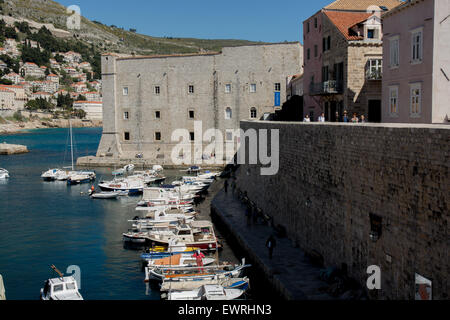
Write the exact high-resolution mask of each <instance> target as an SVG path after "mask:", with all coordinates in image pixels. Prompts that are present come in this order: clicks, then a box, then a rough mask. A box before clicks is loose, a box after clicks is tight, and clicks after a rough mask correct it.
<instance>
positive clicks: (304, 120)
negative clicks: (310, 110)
mask: <svg viewBox="0 0 450 320" xmlns="http://www.w3.org/2000/svg"><path fill="white" fill-rule="evenodd" d="M303 122H311V119H310V118H309V116H308V115H306V116H305V118H304V119H303Z"/></svg>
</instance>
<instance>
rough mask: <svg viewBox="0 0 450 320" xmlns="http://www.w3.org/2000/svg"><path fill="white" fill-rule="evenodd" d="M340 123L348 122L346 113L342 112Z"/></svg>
mask: <svg viewBox="0 0 450 320" xmlns="http://www.w3.org/2000/svg"><path fill="white" fill-rule="evenodd" d="M342 121H343V122H348V115H347V111H344V116H343V117H342Z"/></svg>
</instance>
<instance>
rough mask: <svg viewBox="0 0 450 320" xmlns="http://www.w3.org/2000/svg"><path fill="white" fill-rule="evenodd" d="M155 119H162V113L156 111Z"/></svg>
mask: <svg viewBox="0 0 450 320" xmlns="http://www.w3.org/2000/svg"><path fill="white" fill-rule="evenodd" d="M155 119H161V112H160V111H155Z"/></svg>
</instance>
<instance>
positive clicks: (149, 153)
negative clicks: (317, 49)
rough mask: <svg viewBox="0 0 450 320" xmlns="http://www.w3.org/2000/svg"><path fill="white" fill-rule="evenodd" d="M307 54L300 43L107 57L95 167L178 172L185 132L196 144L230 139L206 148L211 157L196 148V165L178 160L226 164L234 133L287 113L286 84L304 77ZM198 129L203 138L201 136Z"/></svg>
mask: <svg viewBox="0 0 450 320" xmlns="http://www.w3.org/2000/svg"><path fill="white" fill-rule="evenodd" d="M302 52H303V49H302V46H301V44H300V43H298V42H295V43H287V42H286V43H278V44H264V45H249V46H241V47H226V48H223V50H222V52H221V53H199V54H184V55H181V54H179V55H164V56H120V55H117V54H105V55H103V56H102V79H103V96H104V98H103V119H104V125H103V135H102V139H101V142H100V146H99V148H98V152H97V157H96V159H90V163H91V164H92V165H94V164H95V163H96V164H97V165H101V163H103V164H104V165H110V164H112V163H118V162H119V161H120V160H121V161H125V160H127V161H128V160H130V161H133V160H136V158H140V159H143V160H145V162H146V163H147V162H148V163H149V164H161V165H169V166H170V165H173V161H172V149H173V148H174V146H175V145H177V143H178V140H177V141H175V142H174V141H172V139H171V137H172V133H173V132H174V131H175V130H177V129H185V130H186V132H188V138H187V139H188V143H189V144H190V141H189V140H194V139H195V140H198V139H200V138H201V137H199V136H203V134H204V132H205V131H207V130H208V129H218V130H220V133H221V136H222V137H223V139H217V137H216V139H215V140H214V139H212V140H209V141H205V142H203V143H202V144H203V146H201V147H200V148H201V149H203V148H204V147H205V146H211V141H212V144H213V148H212V149H211V148H210V149H209V150H208V152H207V153H206V154H205V153H202V150H200V152H199V151H198V150H193V149H194V144H193V143H192V158H191V159H186V155H185V154H182V153H180V154H177V157H178V158H183V157H184V158H185V159H184V161H186V163H189V162H190V163H192V164H193V163H194V161H197V160H199V159H198V158H195V159H194V154H196V155H197V156H198V155H199V157H200V160H201V159H202V158H203V159H206V158H208V159H210V160H211V159H212V160H214V159H217V163H220V162H223V160H225V158H229V157H227V156H226V155H225V151H226V147H224V145H225V144H233V145H234V143H236V142H238V138H237V139H235V138H234V137H235V136H233V135H232V133H231V131H230V130H233V131H234V130H237V129H239V127H240V121H241V120H248V119H254V120H257V119H262V118H264V117H265V115H268V114H270V113H273V112H274V110H275V109H277V108H278V107H281V104H282V103H283V101H284V97H286V86H287V84H286V79H287V78H288V76H290V75H293V74H298V73H301V72H302V65H303V53H302ZM198 121H201V126H202V131H199V129H196V128H194V124H197V126H198V124H199V122H198ZM221 140H223V141H221ZM198 141H200V140H198ZM184 142H186V140H184ZM199 143H201V142H199ZM214 145H217V148H214ZM197 146H198V145H197ZM196 149H198V147H196ZM222 150H223V151H222ZM233 155H234V154H231V157H232V156H233Z"/></svg>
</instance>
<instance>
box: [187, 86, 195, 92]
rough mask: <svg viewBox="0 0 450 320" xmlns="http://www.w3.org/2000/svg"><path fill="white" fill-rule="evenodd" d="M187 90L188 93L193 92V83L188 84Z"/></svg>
mask: <svg viewBox="0 0 450 320" xmlns="http://www.w3.org/2000/svg"><path fill="white" fill-rule="evenodd" d="M188 92H189V93H194V86H193V85H190V86H189V87H188Z"/></svg>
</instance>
